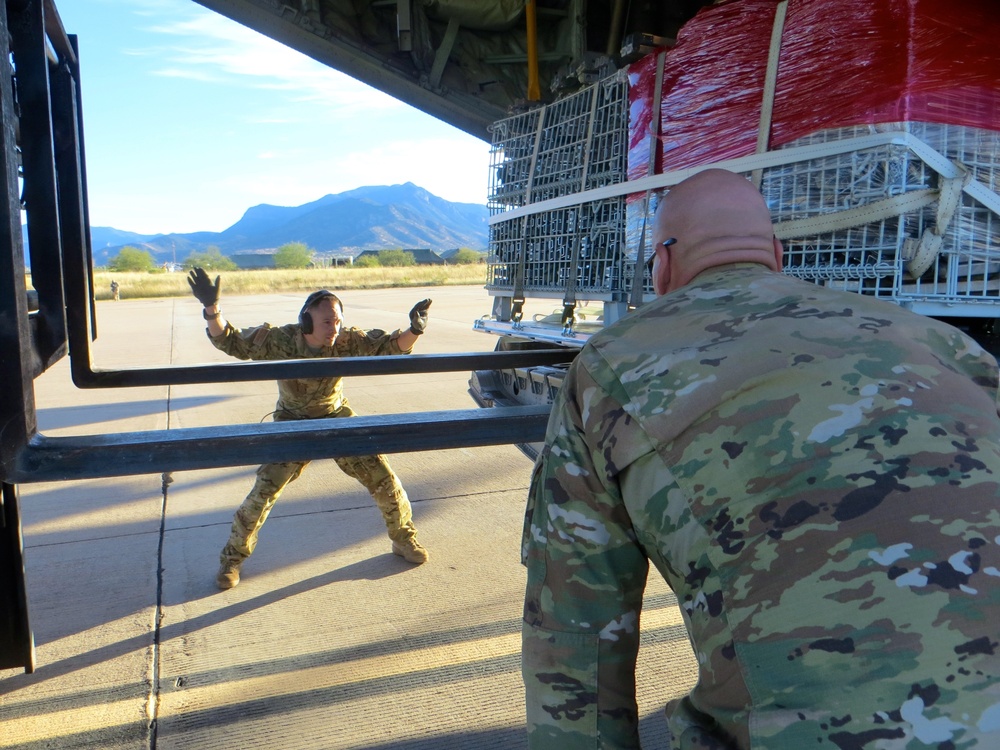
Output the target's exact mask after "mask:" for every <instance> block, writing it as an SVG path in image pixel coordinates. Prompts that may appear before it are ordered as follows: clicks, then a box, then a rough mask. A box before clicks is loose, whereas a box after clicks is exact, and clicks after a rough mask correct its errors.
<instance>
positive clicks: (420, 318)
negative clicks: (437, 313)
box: [410, 299, 431, 336]
mask: <svg viewBox="0 0 1000 750" xmlns="http://www.w3.org/2000/svg"><path fill="white" fill-rule="evenodd" d="M430 306H431V301H430V300H429V299H422V300H420V301H419V302H418V303H417V304H415V305H414V306H413V309H412V310H410V333H412V334H413V335H415V336H419V335H420V334H422V333H423V332H424V331H426V330H427V310H428V309H429V308H430Z"/></svg>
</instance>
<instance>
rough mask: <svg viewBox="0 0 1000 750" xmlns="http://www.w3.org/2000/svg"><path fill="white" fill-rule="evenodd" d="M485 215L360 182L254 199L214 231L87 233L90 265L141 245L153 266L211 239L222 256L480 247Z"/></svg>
mask: <svg viewBox="0 0 1000 750" xmlns="http://www.w3.org/2000/svg"><path fill="white" fill-rule="evenodd" d="M488 219H489V209H488V208H487V207H486V206H485V205H480V204H475V203H452V202H451V201H446V200H444V199H443V198H438V197H437V196H435V195H432V194H431V193H429V192H428V191H426V190H424V189H423V188H421V187H418V186H417V185H414V184H413V183H412V182H407V183H405V184H403V185H382V186H371V187H360V188H357V189H355V190H349V191H347V192H344V193H338V194H335V195H333V194H331V195H325V196H323V197H322V198H320V199H319V200H315V201H312V202H311V203H305V204H303V205H301V206H272V205H269V204H261V205H259V206H254V207H253V208H250V209H248V210H247V212H246V213H245V214H243V217H242V218H241V219H240V220H239V221H238V222H236V223H235V224H233V225H232V226H231V227H229V228H228V229H225V230H223V231H222V232H191V233H187V234H156V235H145V234H137V233H135V232H126V231H123V230H120V229H114V228H112V227H91V231H90V236H91V243H92V247H93V251H94V265H97V266H103V265H106V264H107V262H108V259H109V258H111V257H113V256H115V255H117V254H118V252H119V251H120V250H121V249H122V247H124V246H126V245H131V246H133V247H138V248H141V249H143V250H147V251H149V253H150V254H152V256H153V258H154V259H155V260H156V262H157V263H158V264H159V263H163V262H165V261H174V260H176V261H178V262H180V261H183V260H184V258H186V257H187V256H188V255H190V254H191V253H192V252H203V251H204V250H205V249H207V248H208V247H210V246H213V245H214V246H215V247H218V248H219V249H220V250H221V251H222V254H223V255H232V254H234V253H239V252H246V251H252V250H266V249H273V248H278V247H280V246H281V245H284V244H286V243H289V242H302V243H304V244H305V245H306V246H308V247H309V248H311V249H313V250H315V251H317V252H319V253H324V254H331V253H332V254H337V255H357V254H358V253H360V252H363V251H365V250H388V249H393V248H404V249H405V248H425V247H426V248H430V249H431V250H435V251H437V252H442V251H445V250H453V249H455V248H459V247H468V248H471V249H472V250H477V251H483V250H485V249H486V246H487V244H488V238H489V221H488Z"/></svg>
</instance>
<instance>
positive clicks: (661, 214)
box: [653, 169, 781, 294]
mask: <svg viewBox="0 0 1000 750" xmlns="http://www.w3.org/2000/svg"><path fill="white" fill-rule="evenodd" d="M671 238H673V239H675V240H676V242H675V243H673V244H671V245H670V246H669V247H667V248H664V247H663V243H664V242H666V241H667V240H669V239H671ZM653 249H654V252H656V253H657V258H656V261H655V262H654V264H653V284H654V287H655V289H656V292H657V294H666V293H667V292H670V291H673V290H674V289H679V288H680V287H682V286H684V285H686V284H687V283H689V282H690V281H691V280H692V279H693V278H694V277H695V276H697V275H698V274H699V273H701V272H702V271H704V270H705V269H707V268H712V267H715V266H721V265H728V264H730V263H761V264H763V265H765V266H767V267H768V268H770V269H771V270H773V271H780V270H781V243H779V242H778V240H777V239H775V237H774V227H773V226H772V224H771V213H770V211H768V208H767V204H766V203H765V202H764V198H763V196H762V195H761V194H760V191H759V190H757V188H755V187H754V186H753V185H752V184H751V183H750V182H749V181H747V180H746V179H745V178H743V177H741V176H740V175H738V174H735V173H733V172H728V171H726V170H724V169H707V170H705V171H704V172H699V173H698V174H696V175H694V176H692V177H689V178H687V179H686V180H684V181H682V182H680V183H678V184H677V185H676V186H674V187H673V188H671V190H670V192H669V193H667V195H666V196H665V197H664V198H663V200H661V201H660V205H659V206H658V207H657V209H656V218H655V219H654V223H653Z"/></svg>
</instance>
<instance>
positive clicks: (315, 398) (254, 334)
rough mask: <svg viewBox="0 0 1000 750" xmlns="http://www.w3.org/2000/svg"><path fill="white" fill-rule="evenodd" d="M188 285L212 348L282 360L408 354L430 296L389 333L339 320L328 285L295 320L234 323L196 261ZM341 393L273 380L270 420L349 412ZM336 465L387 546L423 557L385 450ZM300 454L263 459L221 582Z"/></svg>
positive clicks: (228, 583) (249, 548)
mask: <svg viewBox="0 0 1000 750" xmlns="http://www.w3.org/2000/svg"><path fill="white" fill-rule="evenodd" d="M188 283H189V284H190V285H191V290H192V292H193V293H194V295H195V296H196V297H197V298H198V300H199V301H200V302H201V303H202V304H203V305H205V310H204V312H203V315H204V317H205V320H207V321H208V331H207V332H208V336H209V339H210V340H211V341H212V344H213V345H214V346H215V348H217V349H219V350H221V351H224V352H225V353H226V354H229V355H232V356H233V357H237V358H239V359H251V360H254V359H256V360H283V359H311V358H316V357H372V356H378V355H384V354H385V355H392V354H409V353H410V351H411V350H412V349H413V345H414V343H415V342H416V340H417V337H418V336H420V335H421V334H422V333H423V332H424V330H425V329H426V327H427V318H428V309H429V308H430V305H431V301H430V300H429V299H425V300H423V301H421V302H418V303H417V304H416V305H415V306H414V307H413V309H412V310H411V311H410V326H409V328H406V329H402V328H401V329H399V330H396V331H394V332H392V333H385V332H384V331H379V330H370V331H365V330H362V329H360V328H343V327H342V318H343V311H344V308H343V304H342V303H341V301H340V299H338V298H337V296H336V295H334V294H333V293H332V292H329V291H326V290H321V291H318V292H314V293H313V294H311V295H310V296H309V297H308V298H307V299H306V301H305V304H304V305H303V307H302V311H301V312H300V314H299V322H298V323H293V324H290V325H285V326H281V327H277V328H276V327H274V326H272V325H270V324H269V323H265V324H263V325H260V326H255V327H253V328H245V329H238V328H234V327H233V326H232V325H230V324H229V322H228V321H226V320H225V319H224V318H223V317H222V312H221V311H220V309H219V306H218V302H219V285H220V280H219V277H216V278H215V281H214V282H212V281H211V280H210V279H209V277H208V275H207V274H206V273H205V271H204V270H202V269H201V268H195V269H194V270H193V271H192V272H191V274H190V277H189V279H188ZM353 416H354V411H353V410H352V409H351V407H350V406H349V405H348V403H347V398H346V397H345V396H344V386H343V379H342V378H340V377H332V378H309V379H297V380H279V381H278V404H277V408H276V410H275V412H274V420H275V421H276V422H281V421H285V420H292V419H321V418H333V417H336V418H339V417H353ZM335 460H336V462H337V466H339V467H340V469H341V471H343V472H344V473H345V474H347V475H348V476H350V477H353V478H355V479H357V480H358V481H359V482H360V483H361V484H362V485H364V487H365V488H366V489H367V490H368V492H369V493H371V496H372V498H373V499H374V500H375V505H377V506H378V509H379V510H380V511H381V512H382V518H383V520H384V521H385V526H386V530H387V531H388V534H389V538H390V539H391V540H392V551H393V553H394V554H396V555H399V556H400V557H402V558H403V559H405V560H406V561H407V562H410V563H414V564H417V565H419V564H420V563H424V562H426V561H427V559H428V554H427V550H426V549H425V548H424V547H423V546H422V545H421V544H420V543H419V542H418V541H417V529H416V527H415V526H414V525H413V519H412V512H411V509H410V501H409V499H408V498H407V496H406V491H405V490H404V489H403V487H402V485H401V484H400V483H399V479H398V478H397V477H396V474H395V473H394V472H393V470H392V468H391V467H390V466H389V462H388V460H386V457H385V456H383V455H381V454H378V455H374V456H349V457H346V458H338V459H335ZM308 463H309V462H308V461H291V462H283V463H270V464H264V465H263V466H261V467H260V468H259V469H257V480H256V482H255V483H254V486H253V489H252V490H250V494H248V495H247V497H246V499H245V500H244V501H243V504H242V505H241V506H240V507H239V509H238V510H237V511H236V514H235V515H234V517H233V525H232V529H231V531H230V535H229V541H228V542H227V543H226V546H225V547H224V548H223V550H222V554H221V563H222V564H221V567H220V569H219V573H218V576H217V577H216V582H217V583H218V585H219V588H222V589H229V588H232V587H233V586H236V585H237V584H238V583H239V582H240V568H241V566H242V565H243V562H244V561H245V560H246V559H247V558H248V557H249V556H250V555H251V554H252V553H253V551H254V548H255V547H256V546H257V535H258V534H259V533H260V529H261V527H262V526H263V525H264V521H266V520H267V516H268V514H269V513H270V512H271V508H272V507H273V506H274V503H275V502H276V501H277V499H278V497H279V496H280V495H281V492H282V490H283V489H284V488H285V487H286V486H287V485H288V483H289V482H292V481H294V480H295V479H297V478H298V476H299V475H300V474H301V473H302V470H303V469H304V468H305V467H306V466H307V465H308Z"/></svg>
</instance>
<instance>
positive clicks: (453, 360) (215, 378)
mask: <svg viewBox="0 0 1000 750" xmlns="http://www.w3.org/2000/svg"><path fill="white" fill-rule="evenodd" d="M577 352H578V350H576V349H569V348H553V349H528V350H522V351H507V352H476V353H471V354H409V355H398V356H389V357H386V356H381V357H344V358H325V359H295V360H284V361H278V362H270V361H256V362H232V363H226V364H206V365H186V366H176V365H163V366H160V367H147V368H136V369H123V370H100V369H90V367H89V366H88V367H83V366H82V365H84V364H86V358H84V359H83V361H81V359H80V358H79V357H78V356H77V352H73V354H72V355H71V356H70V360H71V363H72V365H73V367H72V375H73V382H74V383H75V384H76V385H77V387H79V388H124V387H134V386H150V385H188V384H193V383H219V382H221V383H236V382H249V381H257V380H288V379H291V378H331V377H347V376H358V375H408V374H413V373H427V372H458V371H462V370H469V371H471V370H488V369H505V368H510V367H537V366H541V365H554V364H561V363H566V362H569V361H570V360H572V359H573V357H575V356H576V354H577Z"/></svg>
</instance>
